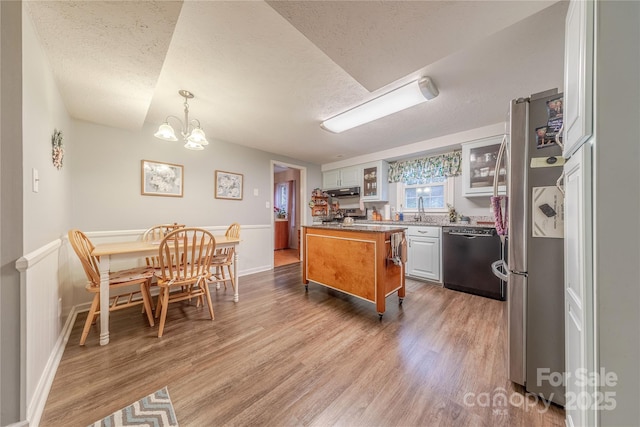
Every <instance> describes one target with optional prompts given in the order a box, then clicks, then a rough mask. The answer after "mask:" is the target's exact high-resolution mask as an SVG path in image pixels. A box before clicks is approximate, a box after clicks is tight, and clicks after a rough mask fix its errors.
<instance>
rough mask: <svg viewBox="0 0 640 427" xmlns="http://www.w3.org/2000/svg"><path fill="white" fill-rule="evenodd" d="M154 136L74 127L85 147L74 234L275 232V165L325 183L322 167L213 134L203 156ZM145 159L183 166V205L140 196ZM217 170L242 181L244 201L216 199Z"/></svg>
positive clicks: (78, 155) (76, 173)
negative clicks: (159, 227) (255, 227)
mask: <svg viewBox="0 0 640 427" xmlns="http://www.w3.org/2000/svg"><path fill="white" fill-rule="evenodd" d="M155 130H156V129H155V126H154V125H149V124H146V125H145V126H144V127H143V129H142V130H141V131H139V132H131V131H126V130H121V129H115V128H110V127H105V126H99V125H95V124H92V123H88V122H83V121H74V135H75V136H76V138H77V140H78V141H79V143H78V144H76V146H75V147H74V157H73V161H72V164H71V169H72V170H71V172H72V176H73V178H74V179H73V183H72V200H71V203H72V212H71V226H72V227H74V228H80V229H82V230H88V231H98V230H120V229H131V228H143V229H144V228H147V227H149V226H151V225H153V224H158V223H166V222H174V221H177V222H179V223H183V224H198V225H201V226H205V225H228V224H230V223H232V222H234V221H235V222H239V223H240V224H270V223H271V220H272V217H273V210H272V208H271V205H272V200H271V198H272V197H271V195H272V188H270V183H271V182H272V177H271V160H280V161H284V162H290V163H295V164H300V165H301V166H305V167H307V173H308V183H309V184H308V185H310V186H313V185H317V184H318V183H319V182H320V167H319V166H318V165H312V164H307V163H303V162H298V161H295V160H292V159H288V158H286V157H283V156H277V155H274V154H271V153H267V152H263V151H258V150H254V149H251V148H248V147H243V146H240V145H235V144H229V143H225V142H220V141H216V140H215V139H213V138H214V137H215V136H214V135H215V131H214V130H209V131H208V135H209V139H210V145H209V146H207V147H206V148H205V150H204V151H190V150H187V149H185V148H183V147H182V145H183V144H181V143H180V142H173V143H172V142H164V141H161V140H159V139H157V138H155V137H154V136H153V133H154V132H155ZM143 159H145V160H153V161H159V162H168V163H174V164H180V165H183V166H184V197H157V196H143V195H141V171H140V167H141V166H140V165H141V160H143ZM215 170H223V171H229V172H234V173H241V174H243V175H244V195H243V199H242V200H240V201H236V200H223V199H216V198H215V197H214V172H215ZM310 188H312V187H310ZM255 190H257V192H258V195H257V196H256V195H254V191H255ZM266 203H269V207H267V206H266Z"/></svg>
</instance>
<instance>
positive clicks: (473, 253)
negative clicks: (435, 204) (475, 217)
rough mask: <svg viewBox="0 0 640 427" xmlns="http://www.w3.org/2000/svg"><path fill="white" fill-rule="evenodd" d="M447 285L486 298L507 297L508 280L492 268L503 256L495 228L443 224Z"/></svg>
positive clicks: (445, 278)
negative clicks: (504, 280) (506, 285)
mask: <svg viewBox="0 0 640 427" xmlns="http://www.w3.org/2000/svg"><path fill="white" fill-rule="evenodd" d="M442 257H443V269H444V272H443V279H444V280H443V281H444V287H445V288H447V289H454V290H456V291H462V292H468V293H470V294H475V295H481V296H483V297H488V298H493V299H499V300H503V301H504V299H505V297H506V295H505V283H504V282H503V281H502V280H500V279H499V278H497V277H496V276H495V275H494V274H493V272H492V271H491V264H492V263H493V262H494V261H496V260H499V259H502V244H501V242H500V237H499V236H498V235H497V234H496V230H495V228H488V227H464V226H460V227H442Z"/></svg>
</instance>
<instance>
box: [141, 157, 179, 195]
mask: <svg viewBox="0 0 640 427" xmlns="http://www.w3.org/2000/svg"><path fill="white" fill-rule="evenodd" d="M141 171H142V195H144V196H167V197H182V191H183V187H182V185H183V178H182V177H183V174H184V166H182V165H174V164H173V163H161V162H153V161H150V160H142V167H141Z"/></svg>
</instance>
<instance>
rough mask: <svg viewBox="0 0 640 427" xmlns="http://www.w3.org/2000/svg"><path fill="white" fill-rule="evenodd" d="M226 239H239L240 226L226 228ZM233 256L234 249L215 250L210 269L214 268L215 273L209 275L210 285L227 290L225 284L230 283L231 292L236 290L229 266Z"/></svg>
mask: <svg viewBox="0 0 640 427" xmlns="http://www.w3.org/2000/svg"><path fill="white" fill-rule="evenodd" d="M224 235H225V236H227V237H234V238H237V239H239V238H240V224H238V223H237V222H234V223H233V224H231V225H230V226H229V228H227V231H226V232H225V234H224ZM234 256H235V247H230V248H220V249H218V250H216V255H215V256H214V257H213V261H212V262H211V267H212V268H215V272H214V273H213V274H212V275H211V278H210V279H209V281H210V282H211V283H216V284H219V283H222V284H224V288H225V289H227V282H231V286H232V287H233V290H234V291H235V289H236V278H235V277H234V276H233V271H232V269H231V265H232V264H233V257H234ZM225 267H226V268H227V273H229V277H227V276H226V274H225V272H224V269H225Z"/></svg>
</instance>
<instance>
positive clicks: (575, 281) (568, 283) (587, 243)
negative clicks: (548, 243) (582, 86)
mask: <svg viewBox="0 0 640 427" xmlns="http://www.w3.org/2000/svg"><path fill="white" fill-rule="evenodd" d="M564 171H565V178H564V181H565V205H564V208H565V238H564V245H565V248H564V249H565V261H564V271H565V281H564V287H565V313H564V318H565V370H566V408H565V410H566V422H567V426H568V427H574V426H575V427H582V426H594V425H595V422H596V412H595V410H594V408H595V407H597V406H598V405H601V406H603V405H606V404H607V402H604V401H603V402H596V401H595V399H596V398H598V397H599V396H598V395H597V394H596V391H597V389H596V387H595V386H594V385H592V384H590V382H589V381H586V380H585V376H586V378H589V376H590V375H593V374H594V373H595V372H597V370H596V368H595V366H596V365H595V360H594V359H595V340H594V317H593V316H594V293H593V280H592V279H593V274H592V259H591V254H592V244H591V240H592V230H591V227H592V225H591V224H592V222H591V206H592V203H591V190H592V189H591V144H590V143H587V144H584V145H582V147H580V148H579V149H578V151H577V152H576V153H575V154H574V155H573V156H572V157H571V158H570V159H569V160H568V161H567V163H566V164H565V166H564Z"/></svg>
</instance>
